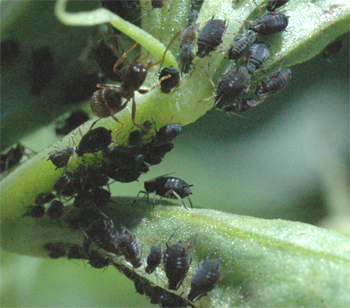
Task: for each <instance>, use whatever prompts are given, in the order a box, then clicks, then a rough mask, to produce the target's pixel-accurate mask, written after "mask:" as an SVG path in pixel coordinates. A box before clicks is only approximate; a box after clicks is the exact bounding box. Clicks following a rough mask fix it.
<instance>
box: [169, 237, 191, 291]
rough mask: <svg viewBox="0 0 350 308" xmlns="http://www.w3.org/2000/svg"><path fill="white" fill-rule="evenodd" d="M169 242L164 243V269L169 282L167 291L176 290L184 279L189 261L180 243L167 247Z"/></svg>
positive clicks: (184, 248) (185, 250)
mask: <svg viewBox="0 0 350 308" xmlns="http://www.w3.org/2000/svg"><path fill="white" fill-rule="evenodd" d="M169 240H170V238H169ZM169 240H168V241H167V242H166V247H167V249H166V250H165V252H164V269H165V274H166V276H167V278H168V280H169V289H170V290H177V289H178V288H179V287H180V285H181V283H182V282H183V280H184V279H185V277H186V274H187V272H188V269H189V266H190V262H191V261H190V259H189V256H188V253H187V249H186V247H185V246H184V245H183V244H182V242H181V241H178V242H177V243H176V244H174V245H171V246H169V245H168V242H169Z"/></svg>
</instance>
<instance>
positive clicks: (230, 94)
mask: <svg viewBox="0 0 350 308" xmlns="http://www.w3.org/2000/svg"><path fill="white" fill-rule="evenodd" d="M249 83H250V76H249V73H248V70H247V68H246V67H238V68H233V69H231V70H230V71H229V72H228V73H226V74H225V75H224V77H223V78H222V79H221V81H220V83H219V86H218V88H217V91H216V97H215V107H216V108H223V107H225V106H228V105H232V104H233V103H234V102H235V100H236V99H237V98H238V97H239V96H240V95H241V94H243V92H244V91H246V90H247V88H248V87H249Z"/></svg>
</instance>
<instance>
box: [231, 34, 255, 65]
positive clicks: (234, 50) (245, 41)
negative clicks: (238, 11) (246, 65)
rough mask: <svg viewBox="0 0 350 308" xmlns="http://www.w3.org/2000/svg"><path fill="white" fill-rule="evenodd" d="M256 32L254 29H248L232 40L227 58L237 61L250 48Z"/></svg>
mask: <svg viewBox="0 0 350 308" xmlns="http://www.w3.org/2000/svg"><path fill="white" fill-rule="evenodd" d="M255 38H256V34H255V32H254V31H252V30H248V31H246V32H244V33H243V34H241V35H238V36H237V37H236V38H235V39H234V41H233V42H232V44H231V46H230V49H229V50H228V56H227V58H228V59H230V60H235V61H237V60H238V59H239V58H240V57H242V56H243V54H244V53H245V52H246V51H247V50H248V49H249V47H250V46H251V44H252V43H253V42H254V41H255Z"/></svg>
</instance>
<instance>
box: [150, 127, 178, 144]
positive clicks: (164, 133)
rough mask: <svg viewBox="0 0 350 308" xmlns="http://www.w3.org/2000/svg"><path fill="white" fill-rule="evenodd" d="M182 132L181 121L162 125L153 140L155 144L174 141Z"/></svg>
mask: <svg viewBox="0 0 350 308" xmlns="http://www.w3.org/2000/svg"><path fill="white" fill-rule="evenodd" d="M180 133H181V124H180V123H171V124H169V122H168V124H166V125H164V126H162V127H161V128H160V129H159V131H157V132H156V136H155V138H154V140H153V143H154V144H157V145H161V144H165V143H168V142H171V141H173V140H174V139H175V138H176V137H177V136H178V135H179V134H180Z"/></svg>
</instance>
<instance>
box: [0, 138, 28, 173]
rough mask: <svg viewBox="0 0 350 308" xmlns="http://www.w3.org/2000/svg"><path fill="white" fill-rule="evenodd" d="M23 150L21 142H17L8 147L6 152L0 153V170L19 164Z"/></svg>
mask: <svg viewBox="0 0 350 308" xmlns="http://www.w3.org/2000/svg"><path fill="white" fill-rule="evenodd" d="M24 152H25V148H24V146H23V145H22V144H21V143H17V145H16V147H14V148H11V149H9V150H8V151H7V152H6V153H4V154H0V159H1V160H0V171H1V172H3V171H7V170H8V169H10V168H12V167H13V166H16V165H17V164H19V162H20V160H21V159H22V157H23V155H24Z"/></svg>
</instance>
